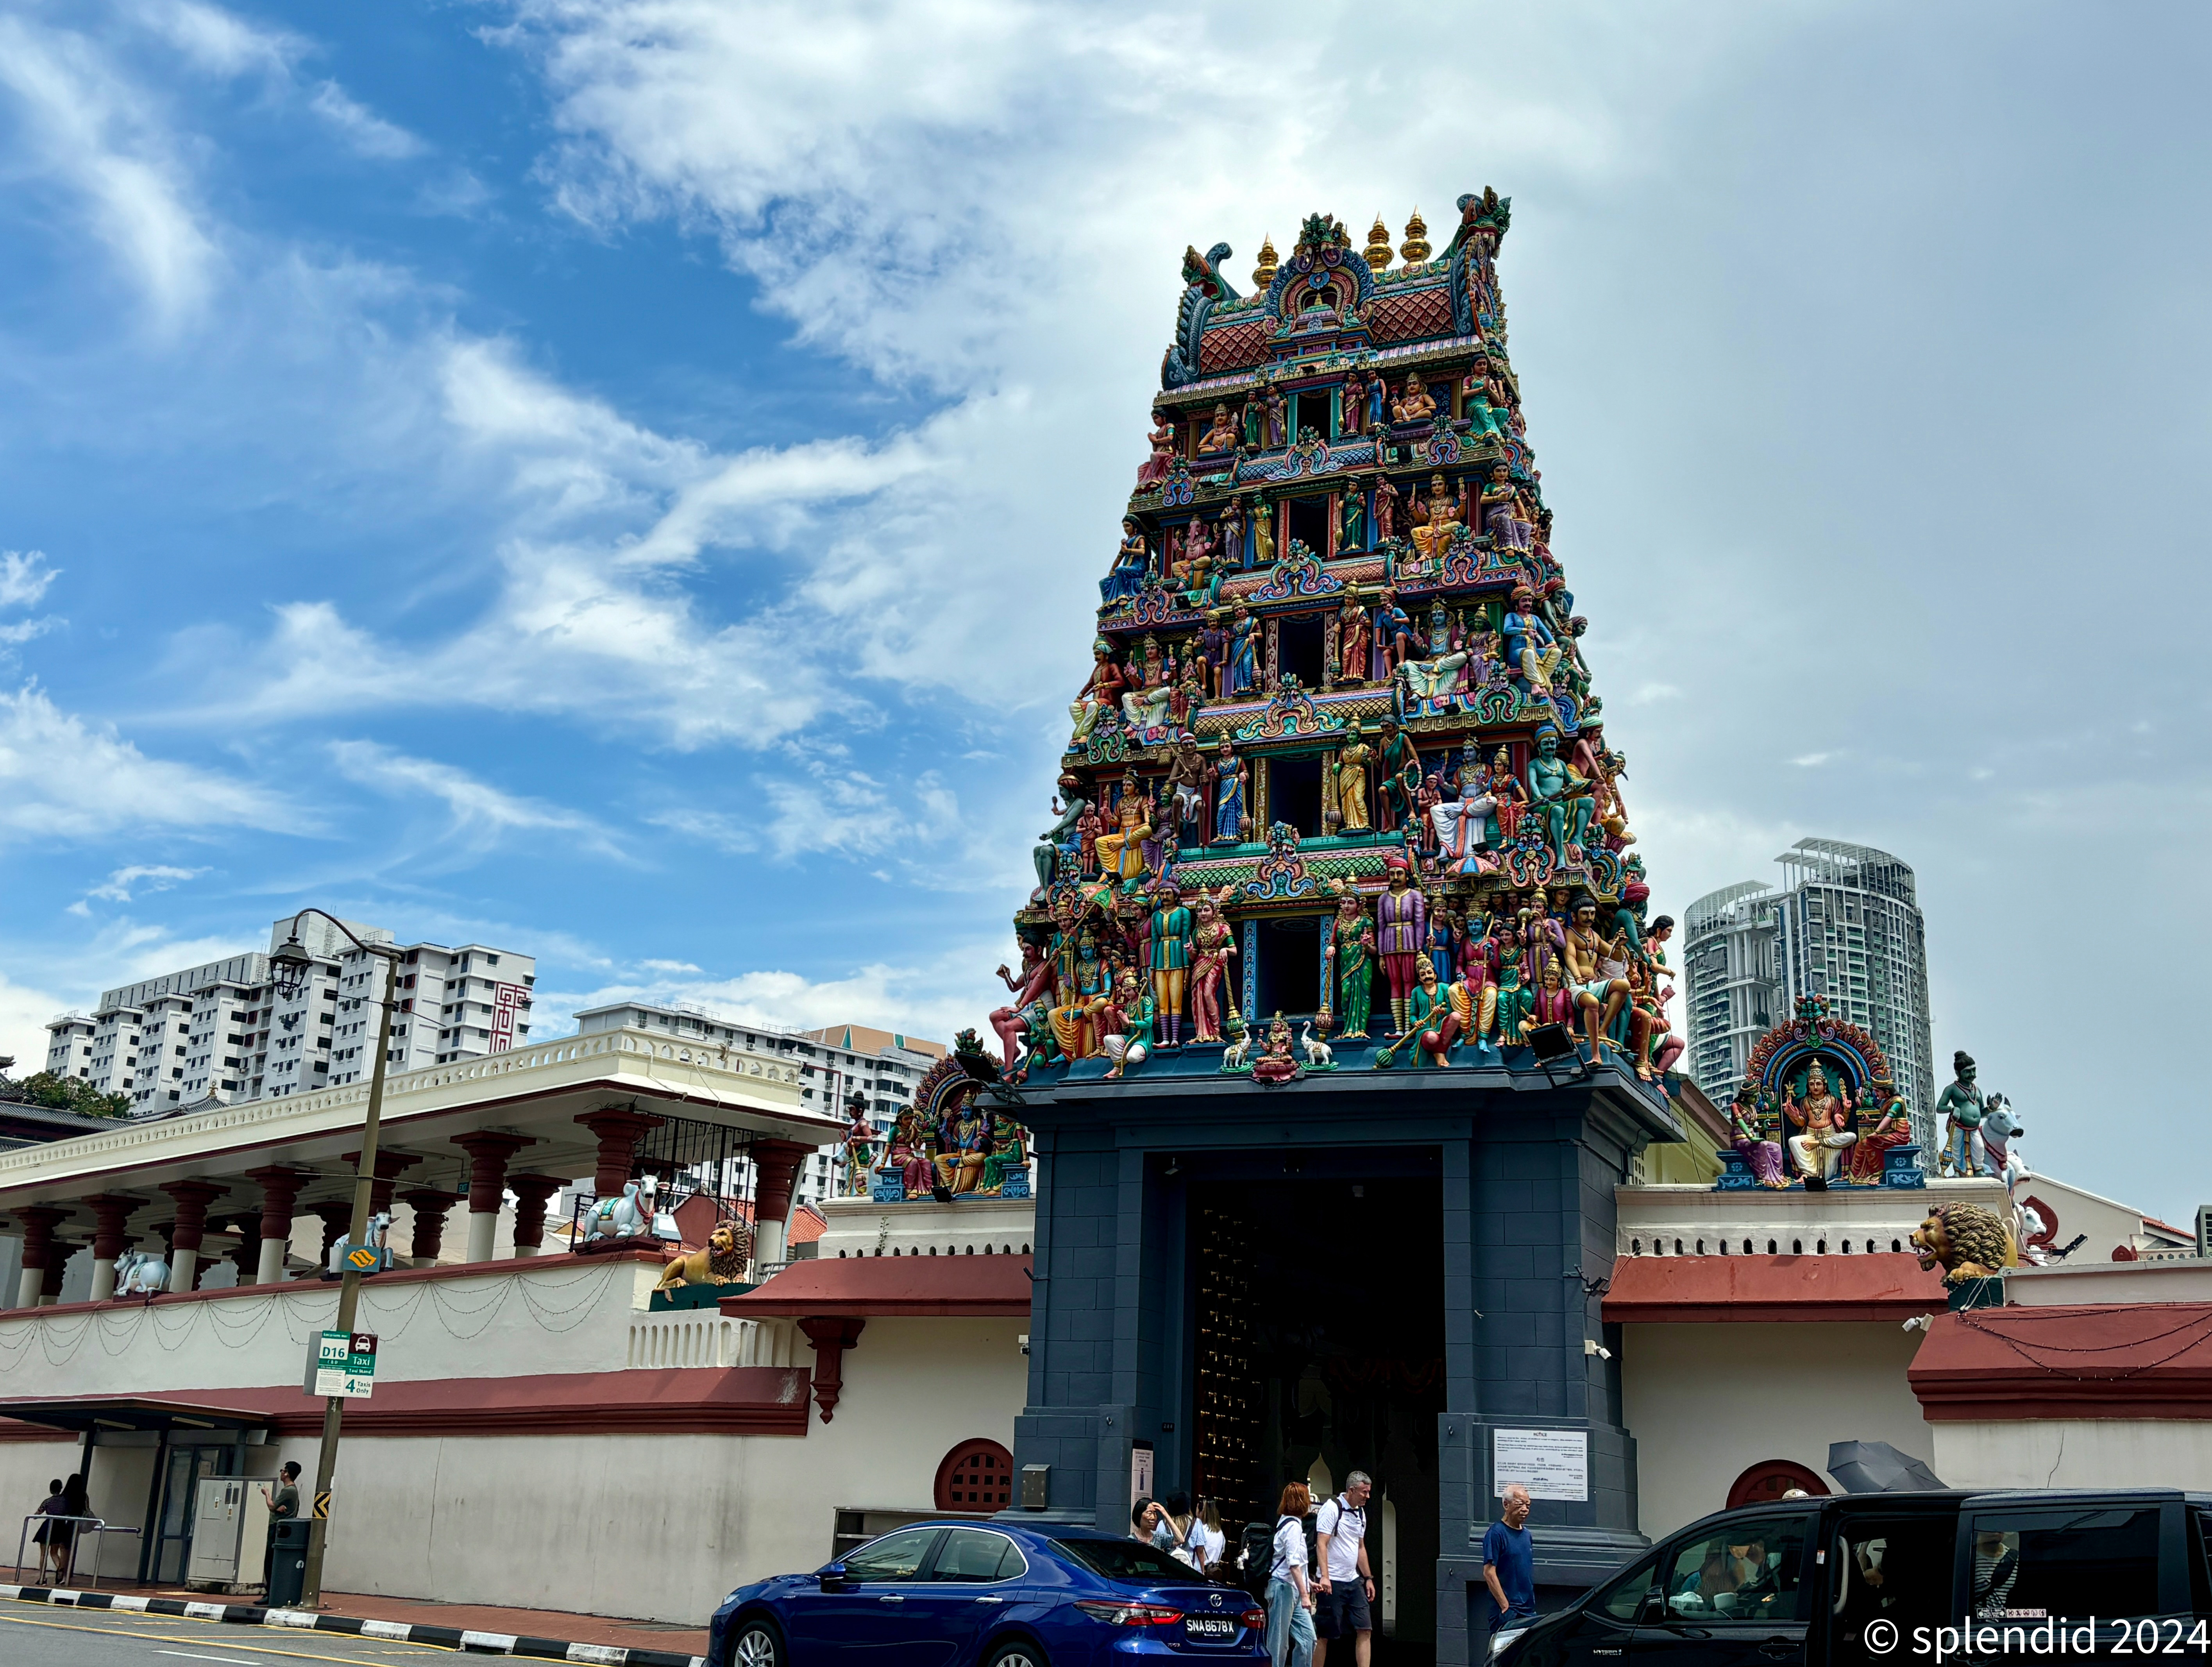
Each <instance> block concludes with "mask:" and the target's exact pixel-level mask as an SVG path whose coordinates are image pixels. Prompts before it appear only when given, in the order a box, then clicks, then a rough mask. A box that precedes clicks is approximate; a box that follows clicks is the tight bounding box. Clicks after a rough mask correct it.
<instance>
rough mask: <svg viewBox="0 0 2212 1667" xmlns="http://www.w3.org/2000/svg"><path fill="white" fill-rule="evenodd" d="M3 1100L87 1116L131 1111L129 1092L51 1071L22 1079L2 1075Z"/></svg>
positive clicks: (125, 1113)
mask: <svg viewBox="0 0 2212 1667" xmlns="http://www.w3.org/2000/svg"><path fill="white" fill-rule="evenodd" d="M0 1100H14V1101H15V1102H16V1103H17V1104H23V1105H46V1106H51V1107H52V1108H53V1109H54V1110H57V1111H74V1112H76V1114H77V1115H78V1116H84V1117H127V1116H130V1115H131V1097H130V1095H128V1094H103V1093H101V1092H100V1090H99V1089H97V1088H95V1087H94V1086H92V1085H91V1084H90V1083H88V1082H87V1081H85V1080H83V1079H82V1078H80V1077H65V1076H58V1075H56V1074H54V1073H53V1072H52V1071H40V1072H38V1073H37V1074H34V1075H32V1076H27V1077H24V1078H23V1079H21V1080H20V1081H19V1080H15V1079H12V1078H9V1077H6V1076H0Z"/></svg>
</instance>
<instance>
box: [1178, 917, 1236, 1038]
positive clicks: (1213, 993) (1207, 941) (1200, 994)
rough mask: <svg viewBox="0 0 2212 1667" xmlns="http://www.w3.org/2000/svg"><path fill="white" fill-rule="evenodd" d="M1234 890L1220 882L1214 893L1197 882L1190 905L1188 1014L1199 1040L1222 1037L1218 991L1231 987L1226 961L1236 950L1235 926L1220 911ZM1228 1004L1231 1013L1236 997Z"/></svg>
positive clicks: (1233, 1011)
mask: <svg viewBox="0 0 2212 1667" xmlns="http://www.w3.org/2000/svg"><path fill="white" fill-rule="evenodd" d="M1235 890H1236V888H1235V887H1234V886H1231V885H1225V886H1223V887H1222V888H1221V891H1220V892H1219V894H1218V896H1217V895H1216V894H1214V893H1213V892H1211V891H1207V890H1206V888H1205V887H1204V886H1203V885H1201V886H1200V887H1199V888H1198V901H1197V903H1195V904H1194V907H1193V913H1194V916H1195V922H1196V923H1195V924H1194V925H1193V926H1192V928H1191V932H1190V943H1191V949H1192V952H1193V956H1192V960H1191V974H1190V1013H1191V1027H1192V1031H1193V1034H1194V1037H1195V1039H1196V1040H1198V1041H1200V1042H1218V1041H1220V1040H1221V1039H1222V1036H1221V1013H1222V994H1223V992H1224V991H1225V990H1229V991H1232V992H1233V990H1234V989H1235V986H1234V985H1233V984H1231V983H1230V982H1229V963H1230V961H1231V959H1232V958H1234V957H1235V956H1236V953H1237V928H1235V927H1233V926H1231V924H1230V923H1229V921H1228V919H1227V918H1226V916H1224V915H1223V914H1222V912H1221V911H1222V908H1223V906H1224V905H1225V904H1226V903H1228V901H1229V899H1230V897H1231V895H1232V894H1233V893H1234V891H1235ZM1228 1005H1229V1011H1230V1012H1231V1013H1235V1012H1236V1011H1237V999H1236V996H1235V995H1233V994H1231V995H1230V997H1229V1004H1228Z"/></svg>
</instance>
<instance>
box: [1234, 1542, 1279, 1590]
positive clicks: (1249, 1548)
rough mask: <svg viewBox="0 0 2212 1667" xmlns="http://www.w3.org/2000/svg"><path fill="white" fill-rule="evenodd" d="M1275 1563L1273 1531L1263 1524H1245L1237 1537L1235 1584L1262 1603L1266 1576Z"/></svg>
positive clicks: (1265, 1587)
mask: <svg viewBox="0 0 2212 1667" xmlns="http://www.w3.org/2000/svg"><path fill="white" fill-rule="evenodd" d="M1274 1562H1275V1535H1274V1530H1273V1529H1271V1528H1269V1527H1268V1526H1267V1524H1265V1523H1246V1524H1244V1531H1243V1533H1242V1534H1240V1535H1238V1536H1237V1585H1240V1586H1242V1587H1243V1588H1244V1590H1245V1591H1249V1592H1250V1593H1251V1594H1252V1596H1253V1597H1257V1598H1260V1599H1261V1600H1262V1601H1264V1600H1265V1599H1266V1597H1267V1575H1268V1573H1269V1571H1270V1570H1271V1569H1272V1568H1273V1567H1274Z"/></svg>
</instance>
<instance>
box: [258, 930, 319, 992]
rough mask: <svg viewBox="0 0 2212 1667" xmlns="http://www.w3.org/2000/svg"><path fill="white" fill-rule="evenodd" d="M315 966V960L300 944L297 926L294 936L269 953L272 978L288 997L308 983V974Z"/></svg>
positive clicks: (293, 932)
mask: <svg viewBox="0 0 2212 1667" xmlns="http://www.w3.org/2000/svg"><path fill="white" fill-rule="evenodd" d="M314 964H315V958H314V957H313V956H312V955H310V954H308V953H307V949H306V948H305V947H304V946H302V945H301V942H300V933H299V928H298V927H297V926H296V925H295V927H294V928H293V931H292V935H291V936H290V937H289V938H287V939H286V940H284V941H283V943H282V944H281V945H279V946H277V947H276V948H275V949H273V950H271V951H270V952H269V971H270V977H271V978H272V979H273V980H274V982H275V983H276V984H277V985H279V986H280V987H281V988H282V989H283V991H284V993H285V994H286V995H291V994H293V993H294V992H295V991H296V990H297V989H299V988H300V986H301V984H303V983H306V982H307V974H308V972H309V971H310V970H313V967H314Z"/></svg>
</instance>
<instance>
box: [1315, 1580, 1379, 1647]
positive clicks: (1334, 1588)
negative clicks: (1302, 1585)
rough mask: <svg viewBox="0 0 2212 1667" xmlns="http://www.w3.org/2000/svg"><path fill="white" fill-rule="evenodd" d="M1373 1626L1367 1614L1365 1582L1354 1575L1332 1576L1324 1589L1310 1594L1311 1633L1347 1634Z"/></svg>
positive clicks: (1340, 1636)
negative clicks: (1312, 1615) (1347, 1576)
mask: <svg viewBox="0 0 2212 1667" xmlns="http://www.w3.org/2000/svg"><path fill="white" fill-rule="evenodd" d="M1374 1630H1375V1623H1374V1622H1373V1621H1370V1620H1369V1619H1368V1615H1367V1582H1366V1581H1365V1580H1364V1579H1361V1578H1360V1577H1359V1576H1358V1575H1356V1574H1355V1575H1354V1576H1352V1579H1349V1580H1338V1579H1333V1578H1332V1579H1331V1580H1330V1581H1329V1587H1328V1591H1317V1592H1316V1593H1315V1594H1314V1636H1315V1637H1316V1638H1350V1637H1351V1636H1352V1634H1354V1633H1365V1632H1372V1631H1374Z"/></svg>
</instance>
